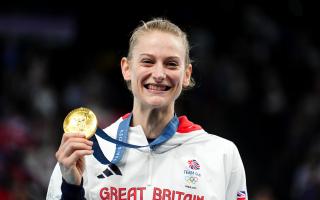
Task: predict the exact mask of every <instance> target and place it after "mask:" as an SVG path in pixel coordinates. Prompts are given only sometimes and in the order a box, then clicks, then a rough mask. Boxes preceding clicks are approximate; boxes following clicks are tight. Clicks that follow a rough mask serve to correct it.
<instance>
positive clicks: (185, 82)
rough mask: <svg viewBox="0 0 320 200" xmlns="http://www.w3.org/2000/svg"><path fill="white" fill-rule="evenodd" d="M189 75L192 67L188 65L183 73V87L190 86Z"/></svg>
mask: <svg viewBox="0 0 320 200" xmlns="http://www.w3.org/2000/svg"><path fill="white" fill-rule="evenodd" d="M191 74H192V65H191V64H189V65H188V67H187V68H186V70H185V72H184V77H183V87H188V86H189V84H190V79H191Z"/></svg>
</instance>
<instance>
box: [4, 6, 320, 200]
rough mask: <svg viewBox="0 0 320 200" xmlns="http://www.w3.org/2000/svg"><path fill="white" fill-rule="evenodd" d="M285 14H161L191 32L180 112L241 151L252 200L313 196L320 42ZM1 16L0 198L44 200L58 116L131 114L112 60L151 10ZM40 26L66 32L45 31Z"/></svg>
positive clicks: (319, 126)
mask: <svg viewBox="0 0 320 200" xmlns="http://www.w3.org/2000/svg"><path fill="white" fill-rule="evenodd" d="M231 2H232V1H231ZM290 2H299V1H290ZM296 8H299V6H297V7H296ZM302 8H303V7H302ZM293 10H294V13H295V14H296V15H292V16H291V15H289V14H290V13H289V14H288V13H284V14H287V15H289V17H288V16H287V17H286V15H285V16H284V17H283V16H282V17H275V16H273V15H271V14H270V12H269V10H268V9H263V7H262V6H261V5H260V6H258V5H253V4H244V5H242V6H241V7H237V8H234V9H232V8H231V9H230V10H224V11H223V10H222V11H221V13H222V14H223V13H224V14H225V15H221V16H222V17H221V18H215V19H214V20H211V19H210V18H209V17H208V18H206V20H202V22H201V23H199V22H198V21H197V19H199V21H200V18H194V19H193V18H192V17H191V16H189V12H188V10H187V11H180V12H178V13H176V14H172V13H170V12H168V13H161V12H160V14H167V15H168V16H169V17H168V18H169V19H170V20H172V21H173V22H175V23H177V24H179V25H181V26H182V27H183V28H184V30H186V31H187V32H188V33H189V39H190V41H191V46H192V49H191V56H192V58H193V65H194V76H195V80H196V84H197V86H196V87H195V88H194V89H192V90H190V91H185V92H184V93H183V94H182V96H181V97H180V99H179V100H178V102H177V105H176V107H177V112H178V113H177V114H178V115H187V116H188V118H190V120H191V121H193V122H195V123H198V124H200V125H201V126H202V127H203V128H204V129H205V130H207V131H208V132H209V133H212V134H216V135H219V136H221V137H224V138H227V139H229V140H232V141H233V142H234V143H235V144H236V145H237V146H238V148H239V151H240V153H241V156H242V159H243V162H244V165H245V168H246V173H247V184H248V192H249V198H250V199H256V200H276V199H281V200H283V199H292V200H295V199H297V200H298V199H299V200H300V199H306V200H316V199H320V123H319V119H320V48H319V47H320V43H319V36H317V33H316V32H314V31H315V30H314V29H313V28H312V26H311V24H312V23H311V22H309V21H307V20H310V18H303V16H305V15H307V13H305V11H304V10H299V9H293ZM234 11H236V12H235V13H234ZM303 11H304V12H303ZM230 13H231V14H232V15H233V17H230V16H227V14H230ZM5 14H6V15H1V16H0V55H1V58H0V65H1V72H0V73H1V86H0V88H1V90H0V91H1V97H0V200H2V199H3V200H6V199H8V200H11V199H12V200H13V199H18V200H23V199H28V200H29V199H44V198H45V193H46V189H47V185H48V181H49V177H50V175H51V172H52V170H53V167H54V166H55V164H56V160H55V151H56V150H57V148H58V146H59V143H60V139H61V135H62V133H63V130H62V122H63V119H64V117H65V116H66V114H67V113H68V112H69V111H70V110H71V109H73V108H76V107H79V106H86V107H89V108H91V109H92V110H94V112H95V113H96V114H97V116H98V119H99V126H101V127H105V126H107V125H108V124H110V123H111V122H112V121H113V120H115V119H117V118H118V117H119V116H121V115H122V114H125V113H127V112H130V110H129V109H130V108H131V105H130V102H131V98H132V97H131V94H130V92H129V91H128V90H127V89H126V86H125V83H124V81H123V80H122V76H121V72H120V66H119V63H120V59H121V56H125V54H126V49H127V42H128V39H129V38H128V36H129V30H131V29H132V27H135V26H136V25H137V23H139V20H141V19H145V20H148V19H149V18H147V16H149V15H150V16H151V17H152V16H154V14H153V13H150V14H149V15H147V16H144V17H145V18H143V17H142V16H135V17H132V18H128V19H125V20H120V19H119V21H120V22H119V21H117V19H112V21H113V22H110V19H104V18H103V16H104V15H101V16H100V15H94V16H96V17H99V19H96V18H94V17H91V18H90V17H87V15H85V14H83V13H81V14H79V13H74V12H73V13H72V14H69V15H68V17H64V18H57V16H55V17H54V18H52V16H51V17H49V18H46V19H45V20H44V19H43V18H44V17H43V16H42V15H32V17H30V15H25V16H24V17H21V15H16V14H15V15H12V13H9V14H8V13H5ZM24 14H25V13H24ZM203 15H204V14H203ZM290 16H291V17H290ZM170 17H171V18H170ZM223 17H224V18H223ZM293 18H294V19H293ZM192 19H193V21H192ZM201 19H202V18H201ZM303 19H304V20H305V21H304V20H303ZM296 20H297V21H296ZM299 20H300V21H299ZM97 21H98V22H97ZM308 22H309V23H310V24H308ZM6 23H7V24H6ZM8 24H9V25H8ZM23 24H29V25H30V27H29V26H26V27H24V29H22V28H21V26H22V25H23ZM43 24H46V26H47V28H48V29H49V30H51V29H50V27H51V28H52V27H53V29H54V28H56V27H58V28H61V29H63V30H64V31H62V32H57V33H55V34H51V33H52V32H50V31H49V32H45V31H43V30H42V28H43V27H42V25H43ZM57 24H58V25H57ZM59 24H60V25H59ZM115 24H118V25H117V26H116V25H115ZM16 26H18V27H20V28H21V29H18V31H17V30H16V29H15V28H12V27H16ZM39 26H40V28H39ZM8 27H9V28H8ZM10 27H11V28H12V31H11V32H10V31H9V30H11V29H10ZM120 27H121V28H120ZM30 29H31V31H30ZM99 30H102V33H99ZM19 31H20V32H19ZM208 153H210V152H208Z"/></svg>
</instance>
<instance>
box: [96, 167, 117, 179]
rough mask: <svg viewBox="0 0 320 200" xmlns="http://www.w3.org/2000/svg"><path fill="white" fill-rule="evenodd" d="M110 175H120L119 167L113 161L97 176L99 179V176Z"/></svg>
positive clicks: (105, 176)
mask: <svg viewBox="0 0 320 200" xmlns="http://www.w3.org/2000/svg"><path fill="white" fill-rule="evenodd" d="M112 175H119V176H122V173H121V171H120V169H119V167H118V166H117V165H115V164H113V163H111V164H109V165H108V167H107V169H105V170H104V171H103V172H102V174H100V175H98V176H97V177H98V178H100V179H101V178H107V177H109V176H112Z"/></svg>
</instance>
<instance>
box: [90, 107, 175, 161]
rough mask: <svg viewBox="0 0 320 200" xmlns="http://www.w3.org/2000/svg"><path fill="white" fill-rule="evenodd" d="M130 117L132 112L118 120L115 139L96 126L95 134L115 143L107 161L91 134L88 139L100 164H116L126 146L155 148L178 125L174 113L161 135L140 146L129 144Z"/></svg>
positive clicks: (169, 136)
mask: <svg viewBox="0 0 320 200" xmlns="http://www.w3.org/2000/svg"><path fill="white" fill-rule="evenodd" d="M131 119H132V113H131V114H130V115H129V117H128V118H126V119H124V120H123V121H121V122H120V124H119V127H118V130H117V139H114V138H112V137H110V136H109V135H108V134H107V133H105V132H104V131H103V130H102V129H100V128H97V130H96V135H98V136H99V137H101V138H102V139H104V140H107V141H109V142H111V143H114V144H116V151H115V154H114V156H113V159H112V161H109V160H108V158H106V156H105V155H104V154H103V152H102V150H101V148H100V146H99V143H98V141H97V138H96V136H95V135H93V136H92V137H91V138H90V140H91V141H93V147H92V149H93V151H94V152H93V156H94V157H95V158H96V159H97V160H98V161H99V162H100V163H102V164H104V165H107V164H110V163H113V164H117V163H118V162H119V161H120V160H121V159H122V156H123V153H124V150H125V148H126V147H128V148H142V147H148V146H150V148H151V149H155V148H156V147H157V146H160V145H161V144H163V143H164V142H166V141H167V140H169V139H170V138H171V137H172V136H173V135H174V134H175V133H176V131H177V129H178V126H179V120H178V117H177V115H176V114H175V115H174V116H173V118H172V119H171V120H170V121H169V123H168V124H167V126H166V127H165V128H164V129H163V131H162V133H161V135H160V136H159V137H157V138H156V139H155V140H154V141H153V142H151V143H150V144H148V145H144V146H140V145H134V144H129V143H127V142H128V131H129V127H130V122H131Z"/></svg>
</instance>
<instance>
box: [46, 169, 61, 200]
mask: <svg viewBox="0 0 320 200" xmlns="http://www.w3.org/2000/svg"><path fill="white" fill-rule="evenodd" d="M61 184H62V175H61V172H60V168H59V164H58V163H57V164H56V166H55V168H54V170H53V172H52V175H51V178H50V181H49V186H48V190H47V198H46V199H47V200H58V199H59V200H60V199H61V195H62V193H61Z"/></svg>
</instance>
